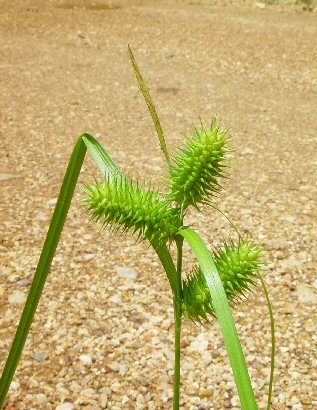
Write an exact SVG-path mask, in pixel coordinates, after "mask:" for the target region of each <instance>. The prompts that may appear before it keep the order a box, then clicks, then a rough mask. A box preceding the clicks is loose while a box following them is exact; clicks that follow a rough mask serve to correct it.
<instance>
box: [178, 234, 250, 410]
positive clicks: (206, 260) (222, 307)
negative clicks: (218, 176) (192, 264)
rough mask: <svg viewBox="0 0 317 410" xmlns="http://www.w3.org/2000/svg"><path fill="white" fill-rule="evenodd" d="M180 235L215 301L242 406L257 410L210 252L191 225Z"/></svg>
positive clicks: (230, 314)
mask: <svg viewBox="0 0 317 410" xmlns="http://www.w3.org/2000/svg"><path fill="white" fill-rule="evenodd" d="M179 234H180V235H182V236H183V237H184V238H185V239H186V240H187V241H188V243H189V245H190V246H191V248H192V250H193V251H194V253H195V255H196V257H197V259H198V262H199V264H200V267H201V270H202V271H203V273H204V275H205V278H206V282H207V285H208V287H209V290H210V293H211V295H212V299H213V301H214V307H215V312H216V315H217V318H218V320H219V324H220V328H221V331H222V334H223V337H224V341H225V345H226V348H227V352H228V356H229V359H230V363H231V367H232V370H233V374H234V378H235V382H236V385H237V389H238V393H239V397H240V401H241V406H242V409H245V410H257V408H258V407H257V404H256V401H255V397H254V392H253V389H252V386H251V380H250V376H249V373H248V369H247V365H246V361H245V358H244V354H243V351H242V348H241V344H240V341H239V336H238V332H237V330H236V327H235V324H234V320H233V316H232V313H231V309H230V306H229V303H228V300H227V297H226V293H225V290H224V288H223V285H222V282H221V279H220V277H219V274H218V272H217V269H216V266H215V264H214V262H213V260H212V257H211V254H210V252H209V250H208V249H207V247H206V245H205V243H204V241H203V240H202V239H201V238H200V236H199V235H198V234H197V233H196V232H195V231H194V230H192V229H190V228H183V229H181V230H180V231H179Z"/></svg>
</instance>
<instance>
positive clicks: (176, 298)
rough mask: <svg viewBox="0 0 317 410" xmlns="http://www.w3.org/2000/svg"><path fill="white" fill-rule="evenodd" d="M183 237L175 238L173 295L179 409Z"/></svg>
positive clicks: (174, 402)
mask: <svg viewBox="0 0 317 410" xmlns="http://www.w3.org/2000/svg"><path fill="white" fill-rule="evenodd" d="M183 242H184V239H183V238H178V239H177V240H176V244H177V284H176V293H175V296H174V314H175V364H174V401H173V410H178V409H179V390H180V377H181V366H180V360H181V347H180V340H181V327H182V260H183Z"/></svg>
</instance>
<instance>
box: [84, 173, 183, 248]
mask: <svg viewBox="0 0 317 410" xmlns="http://www.w3.org/2000/svg"><path fill="white" fill-rule="evenodd" d="M86 193H87V194H88V198H87V199H86V200H85V203H86V204H87V205H88V208H89V211H90V213H91V215H92V219H94V220H97V221H98V220H101V221H102V222H103V225H105V226H107V225H110V226H111V228H112V230H113V231H114V232H116V231H118V230H119V229H120V228H122V230H123V232H126V231H132V233H133V234H134V233H135V232H138V234H139V236H138V239H149V240H158V241H162V242H167V241H170V240H171V239H173V237H174V235H175V234H176V233H177V231H178V229H179V228H180V219H179V213H178V210H177V209H176V208H172V207H171V205H170V203H168V202H166V201H162V200H160V196H159V193H158V191H155V190H153V189H151V188H146V187H145V186H140V185H139V184H138V183H133V182H132V181H131V179H130V178H128V177H123V176H116V177H115V178H114V179H113V180H112V181H111V182H110V181H109V180H108V179H105V180H104V182H103V183H102V184H99V183H97V184H96V185H88V186H86Z"/></svg>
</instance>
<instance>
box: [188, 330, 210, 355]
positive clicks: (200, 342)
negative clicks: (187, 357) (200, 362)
mask: <svg viewBox="0 0 317 410" xmlns="http://www.w3.org/2000/svg"><path fill="white" fill-rule="evenodd" d="M208 344H209V340H208V336H206V335H205V334H204V333H201V334H200V335H198V336H196V337H195V339H194V340H193V341H192V342H191V344H190V350H191V351H193V352H203V351H205V350H207V348H208Z"/></svg>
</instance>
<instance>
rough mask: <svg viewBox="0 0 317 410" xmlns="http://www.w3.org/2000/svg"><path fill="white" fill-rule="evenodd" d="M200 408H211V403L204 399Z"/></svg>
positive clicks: (207, 409)
mask: <svg viewBox="0 0 317 410" xmlns="http://www.w3.org/2000/svg"><path fill="white" fill-rule="evenodd" d="M198 409H199V410H210V409H211V404H210V403H208V402H206V401H203V402H201V403H200V404H199V406H198Z"/></svg>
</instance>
